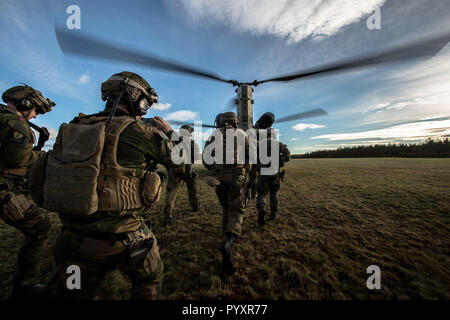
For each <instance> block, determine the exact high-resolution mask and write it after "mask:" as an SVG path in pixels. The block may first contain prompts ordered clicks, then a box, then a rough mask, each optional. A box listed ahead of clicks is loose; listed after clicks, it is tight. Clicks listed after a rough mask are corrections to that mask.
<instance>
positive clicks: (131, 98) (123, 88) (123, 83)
mask: <svg viewBox="0 0 450 320" xmlns="http://www.w3.org/2000/svg"><path fill="white" fill-rule="evenodd" d="M101 91H102V100H103V101H107V100H108V102H111V103H112V102H113V101H114V100H115V99H116V98H118V97H120V103H123V104H125V105H126V106H127V108H128V109H129V110H128V111H129V112H130V114H134V115H137V116H142V115H144V114H146V113H147V110H148V109H149V108H150V106H151V105H152V104H153V103H156V102H158V95H157V94H156V92H155V90H154V89H153V88H152V87H151V86H150V84H149V83H148V82H147V81H146V80H145V79H144V78H142V77H141V76H140V75H138V74H136V73H133V72H129V71H123V72H120V73H116V74H113V75H112V76H111V77H110V78H109V79H108V80H106V81H105V82H103V83H102V88H101Z"/></svg>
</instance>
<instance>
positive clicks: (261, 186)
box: [256, 174, 281, 213]
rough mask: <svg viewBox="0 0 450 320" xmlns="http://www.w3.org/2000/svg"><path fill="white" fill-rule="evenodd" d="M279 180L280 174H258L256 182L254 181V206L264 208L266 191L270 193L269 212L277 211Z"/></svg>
mask: <svg viewBox="0 0 450 320" xmlns="http://www.w3.org/2000/svg"><path fill="white" fill-rule="evenodd" d="M280 182H281V180H280V174H275V175H271V176H264V175H259V176H258V182H257V183H256V190H257V192H258V196H257V198H256V207H257V208H258V209H260V210H261V209H263V210H265V209H266V197H267V193H270V212H271V213H276V212H278V191H279V190H280Z"/></svg>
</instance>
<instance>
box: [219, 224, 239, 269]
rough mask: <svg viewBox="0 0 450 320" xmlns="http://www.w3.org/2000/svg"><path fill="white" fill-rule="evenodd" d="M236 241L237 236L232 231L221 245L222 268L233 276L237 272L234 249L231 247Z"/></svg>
mask: <svg viewBox="0 0 450 320" xmlns="http://www.w3.org/2000/svg"><path fill="white" fill-rule="evenodd" d="M235 241H236V237H235V236H234V235H233V234H231V233H227V234H226V238H225V240H224V241H223V242H222V245H221V246H220V252H221V253H222V269H223V271H224V272H225V274H226V275H228V276H231V275H232V274H233V273H234V272H235V269H234V265H233V251H232V249H231V247H232V246H233V244H234V242H235Z"/></svg>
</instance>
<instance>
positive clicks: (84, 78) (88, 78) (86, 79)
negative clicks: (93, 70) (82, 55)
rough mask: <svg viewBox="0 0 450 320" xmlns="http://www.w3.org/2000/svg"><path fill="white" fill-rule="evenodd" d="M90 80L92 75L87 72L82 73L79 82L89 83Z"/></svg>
mask: <svg viewBox="0 0 450 320" xmlns="http://www.w3.org/2000/svg"><path fill="white" fill-rule="evenodd" d="M89 81H91V77H89V76H88V75H87V74H82V75H81V76H80V77H79V78H78V80H77V83H78V84H86V83H89Z"/></svg>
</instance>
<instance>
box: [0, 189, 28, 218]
mask: <svg viewBox="0 0 450 320" xmlns="http://www.w3.org/2000/svg"><path fill="white" fill-rule="evenodd" d="M32 205H33V201H31V200H29V199H27V198H26V197H25V196H24V195H23V194H15V193H13V192H11V191H9V190H2V191H0V217H1V218H2V219H4V220H6V221H11V222H13V221H19V220H22V219H23V218H25V211H27V210H28V209H30V208H31V206H32Z"/></svg>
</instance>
